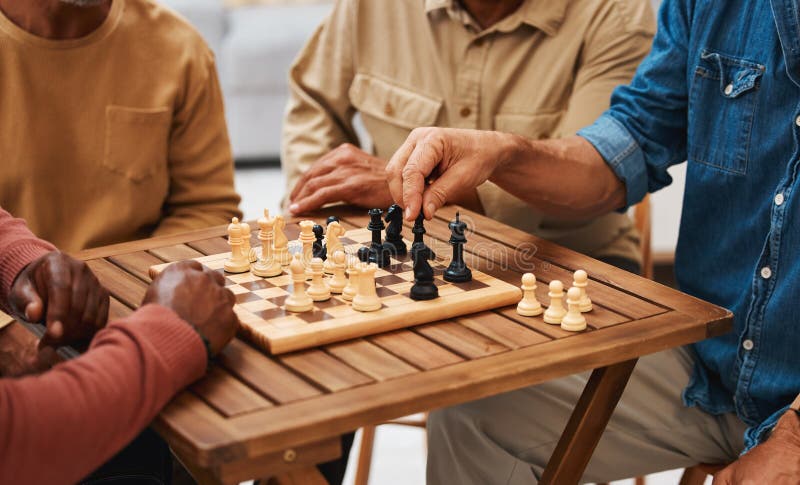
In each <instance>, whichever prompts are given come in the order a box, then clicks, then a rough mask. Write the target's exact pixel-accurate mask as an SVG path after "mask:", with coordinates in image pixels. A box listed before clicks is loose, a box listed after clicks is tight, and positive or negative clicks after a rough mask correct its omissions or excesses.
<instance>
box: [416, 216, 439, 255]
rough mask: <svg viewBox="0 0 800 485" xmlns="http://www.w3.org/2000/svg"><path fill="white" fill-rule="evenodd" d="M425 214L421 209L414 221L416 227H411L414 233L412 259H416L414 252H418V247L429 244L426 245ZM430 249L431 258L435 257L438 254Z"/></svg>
mask: <svg viewBox="0 0 800 485" xmlns="http://www.w3.org/2000/svg"><path fill="white" fill-rule="evenodd" d="M424 223H425V215H424V214H423V213H422V211H420V213H419V215H418V216H417V219H416V220H415V221H414V227H413V228H412V229H411V232H412V233H413V234H414V242H413V243H411V260H412V261H413V260H414V253H415V252H417V249H419V248H422V247H426V248H428V246H426V245H425V240H424V236H425V232H426V231H425V225H424ZM428 251H430V253H431V258H435V257H436V254H434V252H433V250H431V249H430V248H428Z"/></svg>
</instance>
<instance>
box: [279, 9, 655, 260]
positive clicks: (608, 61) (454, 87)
mask: <svg viewBox="0 0 800 485" xmlns="http://www.w3.org/2000/svg"><path fill="white" fill-rule="evenodd" d="M654 29H655V24H654V20H653V15H652V12H651V10H650V6H649V2H647V0H621V1H613V2H612V1H603V0H561V1H536V0H505V1H485V0H462V1H456V0H416V1H394V0H383V1H370V2H366V1H359V0H343V1H340V2H337V4H336V6H335V7H334V10H333V13H332V14H331V16H330V17H329V18H328V19H327V20H326V21H325V22H324V23H323V24H322V25H321V26H320V27H319V28H318V29H317V31H316V32H315V33H314V35H313V37H312V38H311V40H310V41H309V42H308V44H307V45H306V46H305V48H304V49H303V51H302V52H301V53H300V56H299V57H298V58H297V60H296V61H295V63H294V65H293V66H292V69H291V71H290V74H289V79H290V85H291V99H290V102H289V106H288V108H287V115H286V120H285V123H284V133H283V153H282V157H281V158H282V163H283V167H284V170H285V173H286V176H287V181H288V188H289V190H290V191H291V192H290V194H289V210H290V211H291V212H292V213H302V212H306V211H309V210H313V209H315V208H317V207H320V206H322V205H324V204H328V203H333V202H340V201H343V202H347V203H351V204H356V205H360V206H364V207H387V206H388V205H390V204H391V203H392V198H391V196H390V194H389V190H388V186H387V183H386V175H385V171H384V168H385V166H386V163H387V160H388V159H389V157H391V155H392V154H393V153H394V151H395V150H396V149H397V148H398V147H399V146H400V145H401V144H402V143H403V141H404V140H405V139H406V137H407V136H408V134H409V133H410V131H411V130H412V129H413V128H416V127H420V126H442V127H458V128H473V129H484V130H499V131H505V132H512V133H517V134H520V135H525V136H527V137H531V138H553V137H560V136H564V135H571V134H573V133H575V132H576V131H577V130H578V129H579V128H581V127H583V126H585V125H587V124H589V123H590V122H591V121H592V120H594V119H595V118H596V117H597V116H598V115H599V114H600V113H602V112H603V111H604V110H605V109H606V108H607V107H608V105H609V97H610V95H611V91H612V90H613V88H614V87H616V86H617V85H619V84H624V83H627V82H628V81H629V80H630V78H631V77H632V75H633V73H634V71H635V69H636V66H637V65H638V63H639V61H640V60H641V59H642V58H643V57H644V56H645V55H646V54H647V52H648V51H649V48H650V41H651V38H652V35H653V32H654ZM356 112H358V113H359V114H360V115H361V118H362V119H363V121H364V125H365V126H366V129H367V131H368V132H369V135H370V137H371V138H372V142H373V148H372V151H371V153H368V152H367V151H365V150H363V149H361V148H357V147H356V146H355V145H357V144H358V139H357V137H356V133H355V130H354V127H353V116H354V114H355V113H356ZM563 176H564V177H569V174H568V173H565V174H564V175H563ZM456 201H457V202H459V203H460V204H462V205H465V206H467V207H469V208H472V209H476V210H479V211H482V212H484V213H485V214H487V215H488V216H490V217H492V218H494V219H497V220H499V221H502V222H505V223H507V224H510V225H513V226H516V227H518V228H520V229H523V230H526V231H528V232H532V233H534V234H537V235H539V236H542V237H545V238H548V239H550V240H553V241H556V242H558V243H561V244H563V245H566V246H568V247H571V248H573V249H575V250H578V251H581V252H584V253H588V254H590V255H592V256H595V257H598V258H602V259H605V260H606V261H609V262H612V263H615V264H618V265H621V266H623V267H626V268H629V269H635V268H636V267H637V266H638V264H637V263H638V261H639V254H638V236H637V235H636V233H635V230H634V228H633V227H632V223H631V221H630V220H629V218H628V217H627V216H625V215H624V214H617V213H614V214H608V215H605V216H602V217H599V218H596V219H593V220H571V221H567V220H561V219H554V218H550V217H545V216H542V215H540V214H538V213H536V212H535V211H534V210H533V209H532V208H531V207H530V206H529V205H528V204H526V203H524V202H523V201H521V200H520V199H518V198H516V197H514V196H512V195H510V194H508V193H507V192H505V191H503V190H501V189H500V188H498V187H497V186H495V185H494V184H491V183H486V184H484V185H483V186H480V187H478V189H477V191H470V192H468V193H464V194H460V196H459V197H458V198H457V200H456Z"/></svg>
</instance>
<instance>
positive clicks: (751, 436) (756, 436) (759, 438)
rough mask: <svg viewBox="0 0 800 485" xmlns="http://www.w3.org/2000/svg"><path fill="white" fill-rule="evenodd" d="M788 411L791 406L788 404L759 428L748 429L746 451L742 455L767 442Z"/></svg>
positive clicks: (745, 440)
mask: <svg viewBox="0 0 800 485" xmlns="http://www.w3.org/2000/svg"><path fill="white" fill-rule="evenodd" d="M788 410H789V405H788V404H787V405H786V406H784V407H782V408H780V409H779V410H777V411H775V412H774V413H772V416H770V417H768V418H767V419H765V420H764V422H762V423H761V424H759V425H758V426H753V427H750V428H747V431H745V432H744V450H742V455H744V454H745V453H747V452H748V451H750V450H751V449H753V448H754V447H756V446H758V445H760V444H761V443H763V442H765V441H766V440H767V438H769V435H770V433H772V430H773V429H775V425H776V424H778V420H779V419H781V416H783V415H784V413H786V411H788ZM740 456H741V455H740Z"/></svg>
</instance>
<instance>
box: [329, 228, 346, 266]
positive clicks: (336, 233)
mask: <svg viewBox="0 0 800 485" xmlns="http://www.w3.org/2000/svg"><path fill="white" fill-rule="evenodd" d="M343 235H344V228H343V227H342V225H341V224H339V222H337V221H333V222H331V223H330V224H328V228H327V229H325V250H326V251H327V252H328V259H327V260H326V261H325V272H326V273H327V274H333V268H334V266H333V261H331V256H332V255H333V254H336V251H344V246H343V245H342V243H341V241H339V238H340V237H342V236H343Z"/></svg>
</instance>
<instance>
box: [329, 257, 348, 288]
mask: <svg viewBox="0 0 800 485" xmlns="http://www.w3.org/2000/svg"><path fill="white" fill-rule="evenodd" d="M331 260H332V261H333V276H332V277H331V279H330V280H328V286H330V288H331V293H337V294H338V293H342V292H343V291H344V288H345V286H347V277H346V276H345V274H344V272H345V263H344V251H336V252H335V253H333V255H332V256H330V257H328V261H331Z"/></svg>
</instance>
